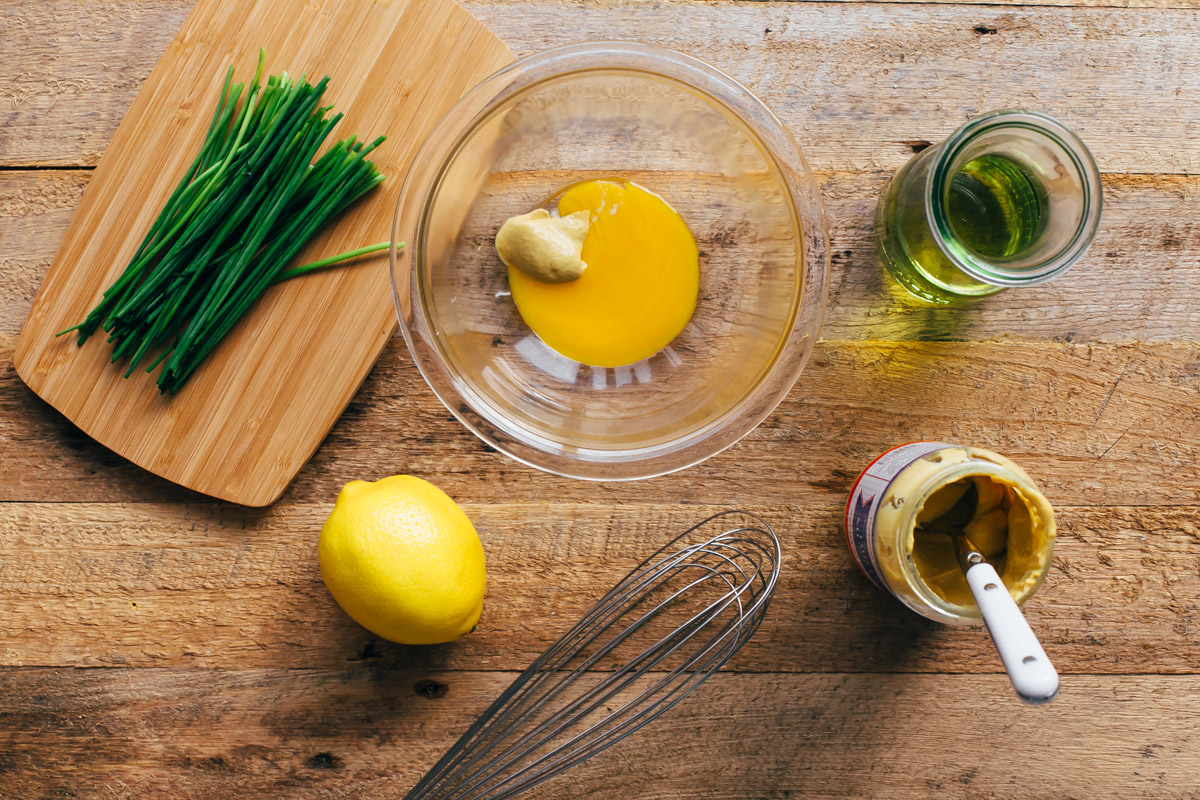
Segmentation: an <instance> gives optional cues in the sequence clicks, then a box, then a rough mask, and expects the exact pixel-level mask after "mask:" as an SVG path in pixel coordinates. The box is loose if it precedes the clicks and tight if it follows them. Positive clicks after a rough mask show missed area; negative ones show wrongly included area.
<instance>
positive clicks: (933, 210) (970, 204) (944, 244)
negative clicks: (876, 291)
mask: <svg viewBox="0 0 1200 800" xmlns="http://www.w3.org/2000/svg"><path fill="white" fill-rule="evenodd" d="M1102 203H1103V201H1102V190H1101V185H1100V171H1099V170H1098V169H1097V167H1096V162H1095V160H1094V159H1093V158H1092V154H1091V153H1090V152H1089V151H1088V149H1087V147H1086V146H1085V145H1084V144H1083V142H1082V141H1081V140H1080V139H1079V137H1078V136H1077V135H1076V134H1075V132H1074V131H1072V130H1071V129H1070V128H1068V127H1067V126H1065V125H1063V124H1062V123H1061V122H1059V121H1058V120H1056V119H1054V118H1053V117H1050V116H1048V115H1046V114H1042V113H1040V112H1036V111H1025V110H1021V109H1004V110H1001V111H993V112H990V113H988V114H984V115H982V116H979V117H976V118H974V119H972V120H970V121H969V122H967V123H966V124H965V125H963V126H962V127H961V128H959V129H958V130H957V131H955V132H954V133H953V134H952V135H951V136H950V137H949V138H948V139H946V141H944V142H942V143H941V144H940V145H937V146H936V147H930V148H927V149H925V150H923V151H921V152H920V153H918V154H917V155H915V156H913V158H912V159H911V160H910V161H909V162H908V163H907V164H905V165H904V166H903V167H901V168H900V170H899V171H898V172H897V173H896V174H895V175H894V176H893V177H892V180H891V182H890V183H889V184H888V186H887V189H886V190H885V191H884V193H883V196H882V197H881V198H880V200H879V206H878V208H877V209H876V213H875V243H876V248H877V250H878V252H879V257H880V260H881V261H882V262H883V265H884V267H885V268H886V269H887V271H888V272H889V273H890V274H891V275H892V276H893V277H894V278H895V279H896V280H897V281H898V282H899V283H900V285H901V286H903V287H904V288H905V289H907V290H908V291H909V292H911V293H912V294H914V295H916V296H917V297H919V298H921V299H923V300H926V301H929V302H931V303H938V304H941V305H954V304H958V303H963V302H969V301H972V300H976V299H978V298H981V297H985V296H987V295H990V294H995V293H996V292H999V291H1001V290H1002V289H1005V288H1008V287H1011V286H1030V285H1033V284H1037V283H1041V282H1043V281H1047V280H1049V279H1051V278H1053V277H1055V276H1056V275H1060V274H1062V273H1063V272H1064V271H1066V270H1067V269H1068V268H1069V267H1070V266H1071V265H1072V264H1074V263H1075V262H1076V261H1078V260H1079V258H1080V257H1081V256H1082V255H1083V254H1084V253H1085V252H1086V251H1087V249H1088V246H1089V245H1091V243H1092V239H1093V238H1094V237H1095V235H1096V229H1097V227H1098V226H1099V224H1100V209H1101V206H1102Z"/></svg>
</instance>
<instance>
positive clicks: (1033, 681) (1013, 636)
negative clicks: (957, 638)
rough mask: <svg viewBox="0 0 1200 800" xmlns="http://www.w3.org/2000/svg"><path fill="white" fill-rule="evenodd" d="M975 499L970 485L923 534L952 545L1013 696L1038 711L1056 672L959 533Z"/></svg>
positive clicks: (1050, 694)
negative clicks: (942, 538)
mask: <svg viewBox="0 0 1200 800" xmlns="http://www.w3.org/2000/svg"><path fill="white" fill-rule="evenodd" d="M978 498H979V494H978V492H977V491H976V490H975V486H974V485H971V486H970V487H969V488H968V489H967V491H966V493H964V494H963V496H962V497H961V498H960V499H959V500H958V502H956V503H955V504H954V506H953V507H952V508H951V509H950V510H949V511H947V512H946V513H945V514H943V515H942V516H941V517H939V518H938V519H937V520H936V521H934V522H933V523H932V524H931V525H927V526H924V528H925V530H929V531H933V532H937V533H944V534H947V535H949V536H950V537H951V538H953V539H954V549H955V552H956V553H957V554H958V563H959V565H960V566H961V567H962V570H963V574H965V575H966V576H967V585H968V586H970V587H971V594H973V595H974V596H975V605H977V606H979V613H980V615H981V616H982V617H983V621H984V624H986V625H987V629H988V633H990V634H991V635H992V641H993V642H994V643H995V645H996V652H998V653H999V654H1000V660H1001V661H1002V662H1004V669H1005V671H1006V672H1007V673H1008V678H1009V680H1011V681H1012V685H1013V688H1014V689H1016V691H1017V696H1018V697H1020V698H1021V699H1022V700H1023V701H1024V702H1026V703H1028V704H1029V705H1033V706H1040V705H1042V704H1044V703H1049V702H1050V701H1051V700H1053V699H1054V698H1055V697H1056V696H1058V672H1057V671H1056V670H1055V669H1054V665H1053V664H1052V663H1050V657H1049V656H1047V655H1046V651H1045V650H1043V649H1042V645H1041V643H1040V642H1039V641H1038V640H1037V637H1036V636H1034V634H1033V630H1032V629H1031V628H1030V627H1029V623H1028V622H1026V621H1025V615H1023V614H1022V613H1021V609H1020V608H1019V607H1018V606H1017V602H1016V601H1015V600H1013V598H1012V595H1010V594H1009V593H1008V589H1006V588H1005V587H1004V583H1003V581H1001V580H1000V576H999V575H998V574H996V569H995V567H993V566H992V565H991V564H989V563H988V562H987V558H986V557H984V555H983V553H981V552H980V551H979V548H978V547H976V546H975V544H974V542H972V541H971V540H970V539H969V538H968V537H967V534H966V533H965V532H964V531H963V527H964V526H965V525H966V524H967V523H968V522H970V521H971V518H972V516H974V514H975V505H976V503H977V502H978Z"/></svg>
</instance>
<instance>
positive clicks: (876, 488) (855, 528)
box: [846, 442, 952, 591]
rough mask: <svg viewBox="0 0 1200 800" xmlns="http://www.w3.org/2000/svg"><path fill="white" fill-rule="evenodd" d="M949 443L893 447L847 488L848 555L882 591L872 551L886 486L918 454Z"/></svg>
mask: <svg viewBox="0 0 1200 800" xmlns="http://www.w3.org/2000/svg"><path fill="white" fill-rule="evenodd" d="M951 446H952V445H948V444H942V443H941V442H912V443H911V444H902V445H900V446H899V447H894V448H892V449H891V450H888V451H887V452H886V453H884V454H883V455H881V456H880V457H879V458H877V459H875V460H874V461H872V462H871V463H870V465H869V466H868V467H867V468H866V469H865V470H863V473H862V474H861V475H859V476H858V480H857V481H855V482H854V486H853V487H852V488H851V489H850V498H849V500H848V501H847V502H846V542H847V544H849V545H850V555H851V556H853V557H854V563H856V564H858V568H859V569H860V570H862V573H863V574H864V575H866V576H867V579H868V580H870V581H871V583H873V584H875V585H876V586H878V587H879V588H880V589H883V590H884V591H888V588H887V584H885V583H884V580H883V575H881V574H880V572H879V561H878V558H877V556H876V555H875V512H876V511H878V510H879V504H880V503H881V502H883V498H884V495H886V494H887V490H888V487H889V486H891V485H892V481H893V480H895V479H896V476H897V475H899V474H900V473H901V472H903V471H904V469H905V467H907V466H908V465H909V464H911V463H913V462H914V461H916V460H917V459H918V458H921V457H922V456H927V455H929V454H930V453H933V452H936V451H938V450H944V449H945V448H947V447H951Z"/></svg>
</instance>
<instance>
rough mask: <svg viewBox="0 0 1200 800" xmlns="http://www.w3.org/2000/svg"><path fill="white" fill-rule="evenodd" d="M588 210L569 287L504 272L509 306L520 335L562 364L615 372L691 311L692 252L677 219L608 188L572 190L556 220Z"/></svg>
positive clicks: (633, 190) (629, 186) (654, 199)
mask: <svg viewBox="0 0 1200 800" xmlns="http://www.w3.org/2000/svg"><path fill="white" fill-rule="evenodd" d="M581 210H587V211H589V212H591V221H592V222H591V227H590V228H588V232H587V238H585V239H584V242H583V254H582V258H583V261H584V262H585V263H586V264H587V269H586V270H584V272H583V275H582V276H580V277H579V278H578V279H577V280H574V281H571V282H569V283H544V282H542V281H539V280H537V279H535V278H531V277H530V276H528V275H526V274H525V273H523V272H521V271H520V270H519V269H517V268H515V267H512V266H510V267H509V268H508V283H509V287H510V288H511V289H512V297H513V302H515V303H516V305H517V310H518V311H520V312H521V317H522V318H523V319H524V320H525V324H527V325H528V326H529V327H530V328H532V329H533V331H534V333H536V334H537V335H538V336H539V337H541V339H542V340H543V341H544V342H545V343H546V344H548V345H550V347H552V348H554V349H555V350H557V351H558V352H559V353H562V354H563V355H564V356H567V357H568V358H572V359H575V360H576V361H579V362H582V363H584V364H588V365H591V366H596V367H618V366H622V365H624V364H632V363H634V362H635V361H640V360H642V359H643V358H649V357H650V356H652V355H654V354H655V353H657V352H658V351H659V350H661V349H662V348H664V347H666V346H667V345H668V344H670V342H671V340H672V339H674V338H675V337H676V336H678V335H679V333H680V332H681V331H682V330H683V329H684V326H686V325H687V323H688V320H690V319H691V318H692V314H693V312H695V310H696V294H697V292H698V290H699V286H700V253H699V251H698V250H697V248H696V240H695V239H693V238H692V234H691V232H690V231H689V230H688V227H687V224H686V223H684V221H683V218H682V217H680V216H679V214H678V213H677V212H676V211H675V209H673V208H671V207H670V206H669V205H667V203H666V202H665V201H664V200H663V199H662V198H661V197H659V196H658V195H656V194H654V193H653V192H651V191H648V190H647V189H644V188H642V187H641V186H638V185H637V184H636V183H633V182H627V183H624V184H620V183H615V182H613V181H587V182H586V183H580V184H577V185H575V186H572V187H571V188H570V189H568V190H567V191H566V192H565V193H564V194H563V196H562V197H561V198H560V199H559V201H558V212H559V214H561V215H562V216H564V217H565V216H567V215H568V214H571V213H574V212H576V211H581Z"/></svg>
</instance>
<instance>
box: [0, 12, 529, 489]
mask: <svg viewBox="0 0 1200 800" xmlns="http://www.w3.org/2000/svg"><path fill="white" fill-rule="evenodd" d="M260 47H262V48H264V49H265V50H266V55H267V60H266V65H265V71H264V80H265V76H266V75H267V74H276V73H279V72H283V71H286V72H288V73H289V74H292V75H298V74H300V73H305V74H306V75H307V76H308V77H309V79H310V80H311V81H312V82H314V83H315V82H316V80H317V79H319V78H320V77H322V76H323V75H330V76H331V80H330V83H329V88H328V89H327V90H326V93H325V96H324V97H323V98H322V104H323V105H328V104H330V103H332V104H333V105H334V107H335V110H337V111H342V112H345V115H346V116H345V118H344V119H343V120H342V121H341V123H339V125H338V126H337V127H336V128H335V129H334V132H333V134H331V136H330V138H329V140H328V141H329V142H332V141H335V140H337V139H340V138H344V137H346V136H349V135H352V134H353V135H357V136H358V137H359V138H360V139H368V140H369V139H372V138H374V137H375V136H377V135H379V134H385V135H386V136H387V137H388V140H387V141H386V142H385V143H384V144H383V145H382V146H381V147H380V148H379V149H378V150H376V151H375V153H374V155H373V156H372V159H373V160H374V162H375V163H376V165H377V166H378V167H379V170H380V171H381V172H382V173H383V174H384V175H386V176H387V179H386V180H385V181H384V183H383V185H382V186H381V187H379V188H378V189H376V191H375V192H374V193H372V194H370V195H368V196H367V198H366V199H364V200H363V201H360V203H359V204H358V205H356V206H355V207H353V208H352V209H351V210H350V211H349V212H348V213H347V214H345V215H344V216H343V217H342V218H341V219H339V220H338V221H337V222H336V223H335V224H334V225H333V226H330V227H329V228H328V229H327V230H326V231H324V232H323V233H321V234H320V235H318V237H317V238H316V239H315V240H314V241H313V242H312V243H310V245H309V246H308V247H307V248H306V249H305V250H304V252H302V253H301V254H300V256H299V259H298V260H297V262H296V263H305V262H307V261H311V260H315V259H318V258H321V257H323V256H328V255H333V254H334V253H339V252H344V251H346V250H351V249H354V248H356V247H361V246H363V245H366V244H371V243H374V242H379V241H386V240H387V239H388V237H389V235H390V229H391V218H392V212H393V210H394V208H395V205H396V199H397V197H398V195H399V191H400V186H401V183H402V181H403V179H404V174H405V171H406V170H407V168H408V165H409V163H410V162H411V160H412V158H413V155H414V153H415V151H416V149H417V147H419V146H420V144H421V141H422V140H423V138H424V137H425V135H426V133H427V132H428V131H429V129H430V128H431V127H432V126H433V124H434V123H435V122H436V121H437V119H438V118H439V117H440V116H441V115H442V114H443V113H444V112H445V111H446V110H447V109H448V108H449V107H450V106H451V105H452V104H453V103H454V102H455V101H456V100H457V99H458V98H459V97H460V96H461V95H462V94H463V93H464V92H465V91H466V90H467V89H469V88H470V87H471V86H473V85H475V84H476V83H478V82H479V81H480V80H481V79H482V78H484V77H485V76H487V75H488V74H490V73H491V72H493V71H495V70H496V69H497V68H499V67H500V66H503V65H504V64H506V63H508V62H510V61H511V60H512V55H511V54H510V53H509V51H508V49H507V48H506V47H505V46H504V44H503V43H502V42H501V41H500V40H499V39H497V38H496V37H495V36H493V35H492V34H491V33H490V32H489V31H488V30H487V29H486V28H485V27H484V26H483V25H482V24H480V23H479V22H478V21H477V20H475V19H474V18H473V17H472V16H471V15H470V14H468V13H467V12H465V11H463V10H462V9H461V8H459V7H458V6H457V5H455V4H454V3H453V2H452V0H199V2H198V3H197V5H196V7H195V8H194V9H193V11H192V13H191V14H190V15H189V16H188V18H187V21H186V22H185V23H184V25H183V27H182V28H181V29H180V31H179V34H178V35H177V36H176V37H175V39H174V41H173V42H171V45H170V46H169V47H168V48H167V52H166V54H165V55H164V56H163V57H162V59H161V60H160V61H159V62H158V65H157V66H156V67H155V69H154V71H153V72H152V73H151V75H150V77H149V78H148V79H147V81H146V83H145V86H144V87H143V88H142V90H141V92H140V93H139V94H138V96H137V99H136V100H134V102H133V105H132V107H131V108H130V109H129V113H128V114H127V115H126V117H125V119H124V121H123V122H122V123H121V126H120V128H119V129H118V130H117V133H116V135H115V136H114V137H113V140H112V143H111V144H110V145H109V147H108V150H107V151H106V152H105V154H104V157H103V158H102V159H101V161H100V164H99V166H98V167H97V168H96V171H95V173H94V174H93V176H92V179H91V182H90V183H89V185H88V188H87V191H86V192H85V193H84V195H83V199H82V201H81V202H80V204H79V208H78V209H77V210H76V212H75V216H74V218H73V219H72V220H71V224H70V226H69V227H68V229H67V233H66V236H65V238H64V239H63V242H62V244H61V246H60V247H59V249H58V253H57V255H56V256H55V258H54V261H53V262H52V264H51V266H50V269H49V271H48V272H47V274H46V277H45V279H44V280H43V282H42V287H41V289H40V290H39V292H38V295H37V298H36V300H35V301H34V304H33V309H32V311H31V312H30V315H29V319H28V320H27V321H26V323H25V327H24V329H23V330H22V332H21V338H20V340H19V341H18V343H17V349H16V355H15V357H14V359H13V360H14V363H15V366H16V369H17V373H18V374H19V375H20V376H21V378H22V379H23V380H24V381H25V383H27V384H28V385H29V386H30V388H32V389H33V391H35V392H37V394H39V395H40V396H41V397H42V398H43V399H45V400H46V401H47V402H48V403H50V404H51V405H53V406H54V407H55V408H57V409H58V410H59V411H61V412H62V413H63V414H64V415H66V416H67V418H69V419H70V420H71V421H72V422H74V423H75V424H76V425H78V426H79V427H80V428H82V429H83V430H84V431H85V432H86V433H88V434H89V435H90V436H92V437H93V438H95V439H96V440H98V441H99V442H101V443H102V444H104V445H106V446H107V447H109V448H111V449H113V450H114V451H116V452H117V453H119V454H121V455H122V456H124V457H126V458H128V459H130V460H131V461H133V462H135V463H137V464H139V465H140V466H142V467H144V468H146V469H148V470H150V471H151V472H154V473H156V474H158V475H161V476H163V477H165V478H168V479H170V480H172V481H175V482H177V483H180V484H183V485H184V486H187V487H189V488H192V489H195V490H197V491H200V492H204V493H205V494H209V495H213V496H215V497H219V498H222V499H225V500H230V501H233V502H235V503H242V504H244V505H251V506H262V505H267V504H269V503H271V502H273V501H274V500H275V499H276V498H277V497H279V495H280V494H281V493H282V492H283V490H284V489H285V488H286V487H287V485H288V483H289V482H290V481H291V480H292V478H293V477H294V476H295V474H296V473H297V472H298V471H299V469H300V467H301V466H303V465H304V463H305V462H306V461H307V460H308V459H309V458H310V457H311V456H312V454H313V452H314V451H315V450H316V448H317V445H318V444H320V442H321V440H322V439H323V438H324V437H325V434H326V433H328V432H329V429H330V428H331V427H332V426H333V423H334V422H335V421H336V420H337V418H338V416H339V415H340V414H341V413H342V411H343V410H344V409H345V407H346V404H347V403H348V402H349V401H350V398H351V397H352V396H353V394H354V392H355V390H356V389H357V388H358V386H359V384H360V383H361V382H362V380H363V378H365V377H366V375H367V372H368V371H369V370H370V368H371V365H372V364H373V363H374V361H375V359H376V357H377V356H378V355H379V353H380V351H381V350H382V349H383V346H384V344H385V343H386V342H387V340H388V338H389V337H390V336H391V335H392V333H393V331H394V330H395V325H396V320H395V313H394V311H393V306H392V297H391V286H390V282H389V278H388V266H387V258H386V253H382V254H379V256H375V257H370V258H369V260H368V259H364V260H363V262H362V263H359V264H355V265H351V266H347V267H343V268H340V269H333V270H328V271H325V272H323V273H317V274H312V275H308V276H304V277H302V278H298V279H294V280H291V281H288V282H286V283H283V284H280V285H278V286H276V287H274V288H272V289H271V290H270V291H269V292H268V293H267V294H266V295H265V296H264V297H263V298H262V299H261V300H260V301H259V303H258V304H257V305H256V306H255V307H254V308H253V309H251V311H250V313H249V314H247V316H246V317H245V318H244V319H243V320H242V322H241V323H240V324H239V325H238V326H237V327H236V328H235V329H234V330H233V332H232V333H231V334H230V335H229V337H227V338H226V340H225V341H224V342H223V343H222V344H221V346H220V347H219V348H218V349H217V350H216V351H215V352H214V353H213V354H212V355H211V356H210V357H209V359H208V360H207V361H206V362H205V364H204V366H202V367H201V369H200V370H199V371H198V372H197V373H196V374H195V375H194V376H193V377H192V379H191V381H190V382H189V383H188V384H187V385H186V386H184V387H183V389H182V390H181V391H180V392H179V394H177V395H175V396H174V397H170V396H162V395H160V394H159V392H158V389H157V386H156V385H155V384H154V376H152V375H147V374H145V373H144V372H142V371H141V370H140V369H139V371H138V372H135V373H134V375H133V376H131V377H130V378H129V379H127V380H126V379H123V378H122V377H121V376H122V374H123V370H124V367H123V366H121V365H112V364H110V363H109V356H110V353H111V348H110V346H109V345H108V344H107V343H106V342H105V338H106V337H105V336H103V335H102V333H103V332H102V331H98V332H97V335H94V336H92V337H91V338H90V339H89V340H88V341H87V343H86V344H85V345H84V346H83V347H76V345H75V339H74V337H72V336H63V337H60V338H55V336H54V333H55V332H56V331H59V330H62V329H64V328H67V327H70V326H71V325H74V324H75V323H76V322H78V321H79V320H81V319H83V317H84V315H86V314H87V312H88V310H89V309H90V308H91V307H92V306H94V305H95V303H96V302H97V301H98V300H99V298H100V296H101V295H102V294H103V292H104V289H105V288H107V287H108V286H109V284H111V283H112V281H113V280H114V279H115V278H116V277H117V276H118V275H120V273H121V272H122V271H123V270H124V268H125V266H126V264H127V263H128V262H129V260H130V258H132V256H133V254H134V252H135V251H136V250H137V247H138V245H139V244H140V242H141V240H142V238H143V237H144V236H145V233H146V231H147V230H148V229H149V227H150V224H151V223H152V222H153V220H154V218H155V216H156V215H157V214H158V211H159V209H160V208H161V207H162V205H163V203H164V202H165V201H166V198H167V197H168V196H169V194H170V192H171V190H172V189H173V188H174V186H175V184H176V183H177V182H178V181H179V180H180V178H182V176H183V174H184V172H185V171H186V169H187V167H188V165H189V164H190V163H191V161H192V159H193V158H194V157H195V154H196V153H197V152H198V151H199V147H200V144H201V142H202V141H203V139H204V135H205V132H206V130H207V126H208V122H209V119H210V115H211V114H212V110H213V108H214V107H215V105H216V102H217V98H218V97H219V94H220V89H221V85H222V82H223V80H224V78H225V72H226V70H227V69H228V66H229V64H231V63H232V64H234V65H235V71H234V80H235V81H240V82H246V81H249V80H251V79H252V78H253V75H254V68H255V65H256V63H257V59H258V51H259V48H260ZM394 467H395V465H387V464H382V465H380V469H381V470H383V471H384V472H388V471H389V470H391V469H393V468H394Z"/></svg>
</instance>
